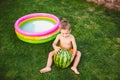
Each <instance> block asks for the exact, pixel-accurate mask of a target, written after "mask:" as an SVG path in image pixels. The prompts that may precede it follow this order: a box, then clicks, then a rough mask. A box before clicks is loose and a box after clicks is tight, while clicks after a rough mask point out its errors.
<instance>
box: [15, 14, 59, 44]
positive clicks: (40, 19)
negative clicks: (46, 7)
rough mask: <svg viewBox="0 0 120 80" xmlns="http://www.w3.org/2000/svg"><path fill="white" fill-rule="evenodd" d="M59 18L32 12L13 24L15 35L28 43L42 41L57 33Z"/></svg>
mask: <svg viewBox="0 0 120 80" xmlns="http://www.w3.org/2000/svg"><path fill="white" fill-rule="evenodd" d="M59 24H60V20H59V18H57V17H56V16H55V15H52V14H47V13H33V14H28V15H25V16H23V17H21V18H19V19H18V20H17V21H16V22H15V25H14V28H15V32H16V34H17V37H18V38H19V39H20V40H22V41H25V42H29V43H44V42H47V41H50V40H52V39H54V38H55V37H56V35H57V34H58V33H59Z"/></svg>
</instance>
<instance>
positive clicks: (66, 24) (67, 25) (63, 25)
mask: <svg viewBox="0 0 120 80" xmlns="http://www.w3.org/2000/svg"><path fill="white" fill-rule="evenodd" d="M60 29H68V30H71V28H70V23H69V21H67V20H65V19H63V20H61V23H60Z"/></svg>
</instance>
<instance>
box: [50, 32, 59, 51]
mask: <svg viewBox="0 0 120 80" xmlns="http://www.w3.org/2000/svg"><path fill="white" fill-rule="evenodd" d="M59 40H60V34H59V35H58V36H57V37H56V39H55V40H54V42H53V44H52V46H53V48H54V50H55V51H56V52H58V51H59V50H60V47H58V46H57V43H58V41H59Z"/></svg>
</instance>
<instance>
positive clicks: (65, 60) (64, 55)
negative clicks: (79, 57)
mask: <svg viewBox="0 0 120 80" xmlns="http://www.w3.org/2000/svg"><path fill="white" fill-rule="evenodd" d="M71 57H72V54H71V53H70V51H68V50H64V49H61V50H60V51H59V52H58V53H57V54H55V55H54V63H55V64H56V65H57V66H58V67H60V68H66V67H68V66H69V65H70V63H71Z"/></svg>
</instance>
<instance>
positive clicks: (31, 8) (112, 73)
mask: <svg viewBox="0 0 120 80" xmlns="http://www.w3.org/2000/svg"><path fill="white" fill-rule="evenodd" d="M30 13H50V14H54V15H56V16H58V17H59V18H60V19H62V18H67V19H68V20H69V21H70V23H71V25H72V34H73V35H74V36H75V37H76V41H77V45H78V50H80V51H81V52H82V58H81V61H80V64H79V65H78V70H79V71H80V73H81V74H80V75H75V74H74V73H73V72H72V71H71V70H70V67H68V68H66V69H59V68H58V67H56V66H55V65H54V64H53V66H52V71H51V72H49V73H46V74H40V73H39V70H40V69H41V68H43V67H45V65H46V61H47V56H48V53H49V52H50V51H51V50H53V49H52V47H51V44H52V42H53V41H50V42H47V43H44V44H30V43H25V42H23V41H21V40H19V39H18V38H17V36H16V34H15V31H14V23H15V21H16V20H17V19H18V18H20V17H22V16H24V15H27V14H30ZM119 59H120V12H116V11H112V10H108V9H106V8H104V7H102V6H97V5H93V4H91V3H86V2H85V0H73V1H70V0H2V1H0V80H120V77H119V75H120V68H119V67H120V60H119Z"/></svg>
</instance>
